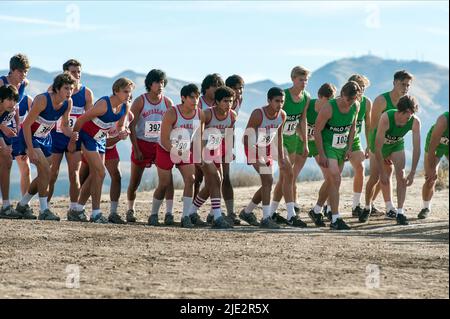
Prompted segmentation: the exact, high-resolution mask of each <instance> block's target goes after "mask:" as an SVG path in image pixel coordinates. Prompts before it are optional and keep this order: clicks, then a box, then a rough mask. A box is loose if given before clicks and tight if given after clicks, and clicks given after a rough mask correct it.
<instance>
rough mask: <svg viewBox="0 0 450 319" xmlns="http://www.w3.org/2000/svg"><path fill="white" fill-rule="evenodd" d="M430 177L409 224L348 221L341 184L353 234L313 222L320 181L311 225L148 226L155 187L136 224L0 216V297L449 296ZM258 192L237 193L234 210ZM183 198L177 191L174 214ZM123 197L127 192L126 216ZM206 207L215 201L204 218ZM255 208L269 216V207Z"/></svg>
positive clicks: (311, 194)
mask: <svg viewBox="0 0 450 319" xmlns="http://www.w3.org/2000/svg"><path fill="white" fill-rule="evenodd" d="M422 182H423V179H421V178H417V180H416V181H415V183H414V185H413V186H412V188H410V189H408V195H407V196H408V197H407V202H406V206H405V208H406V209H407V215H408V216H409V217H410V218H411V225H409V226H402V227H400V226H396V225H395V221H392V220H387V219H384V218H383V217H376V218H372V219H371V220H370V221H369V223H368V224H359V223H358V222H357V220H356V219H355V218H351V217H350V210H349V209H350V208H351V207H350V206H351V189H352V188H351V181H350V180H344V182H343V191H342V200H343V201H345V203H344V205H341V208H342V211H343V212H344V213H342V214H343V215H344V217H345V218H346V220H347V221H348V222H349V224H350V226H352V230H351V231H348V232H336V231H330V230H329V228H328V227H327V228H325V229H317V228H315V227H314V226H313V225H312V223H311V221H310V220H309V219H308V218H307V216H306V212H307V210H308V209H309V208H310V207H311V205H312V204H313V203H314V202H315V196H316V192H317V190H318V188H319V186H320V182H308V183H300V184H299V190H300V192H301V195H300V202H301V204H302V206H303V210H302V213H301V215H300V216H301V218H302V219H303V220H305V221H307V222H308V228H306V229H296V228H290V227H283V229H281V230H275V231H268V230H262V229H259V228H254V227H250V226H238V227H235V228H234V229H232V230H225V231H223V230H212V229H210V228H197V229H193V230H186V229H181V228H179V227H148V226H144V225H143V224H144V222H145V221H146V220H147V217H148V213H149V210H150V206H149V203H148V201H149V200H150V198H151V193H146V192H141V193H138V200H137V211H138V213H137V215H138V218H139V220H140V221H141V222H142V223H138V224H135V225H94V224H89V223H84V224H82V223H72V222H67V221H62V222H59V223H58V222H40V221H24V220H17V221H14V220H11V221H10V220H0V231H1V238H0V297H2V298H17V297H22V298H30V297H31V298H70V297H72V298H186V297H187V298H235V297H236V298H325V297H331V298H359V297H362V298H448V294H449V286H448V283H449V273H448V271H449V246H448V243H449V222H448V207H449V201H448V189H446V190H443V191H440V192H437V193H436V195H435V198H434V201H433V213H432V216H431V217H430V218H429V219H427V220H425V221H419V220H417V219H416V218H415V217H416V216H417V213H418V211H419V209H420V203H421V197H420V190H421V185H422ZM255 190H256V187H250V188H240V189H236V190H235V194H236V196H237V197H239V200H237V201H236V206H237V208H239V209H240V208H241V207H243V206H244V205H245V204H246V203H247V202H248V200H249V199H250V197H251V195H252V194H253V192H254V191H255ZM180 196H181V192H180V191H176V194H175V198H176V200H177V202H176V203H175V210H177V211H179V210H181V204H182V203H181V202H180V201H178V200H179V199H180V198H181V197H180ZM107 198H108V196H105V195H104V196H103V198H102V199H103V201H102V208H104V211H107V208H108V202H107ZM125 199H126V194H122V203H121V205H120V211H121V212H123V213H124V212H125V210H126V200H125ZM67 204H68V203H67V199H65V198H57V199H55V201H54V204H53V206H52V207H53V209H54V211H55V212H56V213H58V214H59V215H60V216H62V217H63V219H65V211H66V207H67ZM33 207H34V208H35V209H37V203H34V206H33ZM378 207H382V205H381V201H380V202H379V203H378ZM163 209H164V205H163V207H162V210H163ZM207 210H209V204H208V205H205V207H204V208H203V209H202V210H201V214H202V215H203V216H206V213H207ZM255 212H256V213H257V215H258V216H261V210H260V209H257V210H256V211H255ZM280 212H281V213H282V214H285V210H284V209H281V210H280ZM160 218H161V219H162V215H161V216H160ZM179 219H180V213H179V212H177V213H176V214H175V220H176V221H179ZM243 224H245V223H244V222H243ZM327 226H328V223H327ZM72 264H74V265H77V266H78V267H79V269H80V287H79V288H77V289H68V288H66V278H67V275H68V273H67V272H66V267H67V265H72ZM369 264H374V265H377V266H376V267H378V269H379V271H380V274H379V277H377V276H376V274H375V278H377V279H379V283H380V286H379V288H370V287H371V286H370V285H369V286H367V285H366V281H367V280H368V279H370V278H371V276H374V275H373V274H372V275H371V274H370V273H368V272H366V271H367V269H366V267H367V266H368V265H369ZM371 269H377V268H371Z"/></svg>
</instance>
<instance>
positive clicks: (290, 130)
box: [283, 121, 298, 135]
mask: <svg viewBox="0 0 450 319" xmlns="http://www.w3.org/2000/svg"><path fill="white" fill-rule="evenodd" d="M297 124H298V121H286V123H285V124H284V128H283V134H284V135H294V134H295V128H296V127H297Z"/></svg>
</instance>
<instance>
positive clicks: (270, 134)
mask: <svg viewBox="0 0 450 319" xmlns="http://www.w3.org/2000/svg"><path fill="white" fill-rule="evenodd" d="M259 111H260V112H261V115H262V121H261V124H260V125H259V126H258V128H257V130H256V144H257V145H258V146H262V147H267V146H269V145H270V143H272V141H273V139H274V138H275V135H276V134H277V132H278V128H279V127H280V126H281V125H282V124H283V113H282V112H281V111H279V112H278V114H277V115H276V116H275V118H274V119H270V118H269V117H268V116H267V114H266V112H265V111H264V108H260V109H259Z"/></svg>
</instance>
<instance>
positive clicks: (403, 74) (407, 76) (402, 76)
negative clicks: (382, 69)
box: [394, 70, 414, 81]
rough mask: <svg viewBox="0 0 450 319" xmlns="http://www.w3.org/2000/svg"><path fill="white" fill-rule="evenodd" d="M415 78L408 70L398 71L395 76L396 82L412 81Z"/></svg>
mask: <svg viewBox="0 0 450 319" xmlns="http://www.w3.org/2000/svg"><path fill="white" fill-rule="evenodd" d="M412 79H414V76H413V75H412V74H411V73H409V72H407V71H406V70H401V71H397V72H395V74H394V81H403V80H412Z"/></svg>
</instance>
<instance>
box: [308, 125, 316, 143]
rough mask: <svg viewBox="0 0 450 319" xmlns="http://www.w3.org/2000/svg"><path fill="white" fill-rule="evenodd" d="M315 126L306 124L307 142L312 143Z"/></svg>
mask: <svg viewBox="0 0 450 319" xmlns="http://www.w3.org/2000/svg"><path fill="white" fill-rule="evenodd" d="M314 128H315V126H314V125H310V124H308V127H307V134H308V141H314V140H315V139H314V134H315V129H314Z"/></svg>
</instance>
